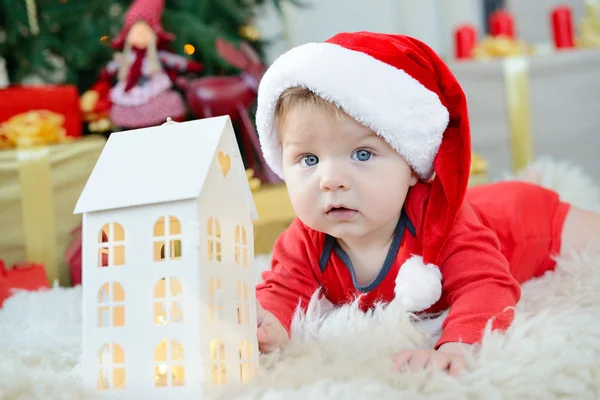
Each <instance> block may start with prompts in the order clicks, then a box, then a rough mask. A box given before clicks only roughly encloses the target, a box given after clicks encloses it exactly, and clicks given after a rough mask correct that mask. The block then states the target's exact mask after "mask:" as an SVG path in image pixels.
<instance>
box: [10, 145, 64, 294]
mask: <svg viewBox="0 0 600 400" xmlns="http://www.w3.org/2000/svg"><path fill="white" fill-rule="evenodd" d="M17 161H18V165H19V183H20V191H21V213H22V219H23V232H24V235H25V251H26V254H27V260H28V261H32V262H39V263H43V264H44V268H45V269H46V274H47V276H48V280H49V281H50V283H52V282H54V280H55V279H58V263H57V260H58V254H57V245H56V228H55V221H54V204H53V197H52V172H51V168H50V159H49V150H48V147H46V146H44V147H41V148H35V149H26V150H18V151H17Z"/></svg>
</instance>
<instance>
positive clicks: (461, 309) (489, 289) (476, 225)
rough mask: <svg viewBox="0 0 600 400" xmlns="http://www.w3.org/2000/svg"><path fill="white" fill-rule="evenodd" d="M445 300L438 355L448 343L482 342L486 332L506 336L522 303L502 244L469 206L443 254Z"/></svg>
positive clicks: (459, 215) (460, 216)
mask: <svg viewBox="0 0 600 400" xmlns="http://www.w3.org/2000/svg"><path fill="white" fill-rule="evenodd" d="M439 266H440V271H441V273H442V296H443V297H445V299H446V301H447V304H448V305H449V307H450V311H449V314H448V316H447V317H446V320H445V321H444V323H443V325H442V335H441V337H440V339H439V340H438V342H437V343H436V345H435V348H436V349H437V348H438V347H439V346H441V345H442V344H443V343H446V342H463V343H469V344H473V343H477V342H480V340H481V338H482V335H483V331H484V329H485V326H486V324H487V322H488V320H489V319H490V318H493V323H492V329H494V330H496V329H498V330H505V329H507V328H508V327H509V326H510V324H511V323H512V320H513V317H514V314H513V312H514V309H512V307H515V306H516V304H517V302H518V301H519V299H520V297H521V288H520V285H519V283H518V282H517V281H516V280H515V279H514V277H513V276H512V275H511V273H510V269H509V265H508V261H507V259H506V258H505V257H504V255H503V254H502V253H501V251H500V242H499V240H498V238H497V237H496V236H495V235H494V233H493V232H492V231H491V230H490V229H488V228H487V227H485V226H484V225H483V224H482V223H481V222H480V220H479V219H478V217H477V215H476V214H475V212H474V210H473V209H472V207H471V206H470V205H469V204H468V203H467V202H465V203H464V205H463V206H462V208H461V210H460V211H459V214H458V216H457V218H456V223H455V226H454V228H453V230H452V232H451V233H450V236H449V237H448V241H447V242H446V244H445V245H444V249H443V250H442V253H441V257H440V261H439Z"/></svg>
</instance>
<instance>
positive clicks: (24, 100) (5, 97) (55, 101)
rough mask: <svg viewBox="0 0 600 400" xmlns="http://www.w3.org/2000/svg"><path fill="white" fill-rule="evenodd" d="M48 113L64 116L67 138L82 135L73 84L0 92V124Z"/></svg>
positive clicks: (30, 87) (79, 112) (8, 89)
mask: <svg viewBox="0 0 600 400" xmlns="http://www.w3.org/2000/svg"><path fill="white" fill-rule="evenodd" d="M32 110H48V111H52V112H55V113H58V114H61V115H63V116H64V117H65V130H66V135H67V136H73V137H79V136H81V133H82V122H81V111H80V109H79V91H78V90H77V87H76V86H73V85H47V86H46V85H44V86H20V85H15V86H9V87H8V88H6V89H0V123H2V122H4V121H7V120H8V119H10V118H11V117H14V116H15V115H17V114H21V113H24V112H27V111H32Z"/></svg>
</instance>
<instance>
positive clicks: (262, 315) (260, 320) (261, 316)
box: [256, 301, 267, 326]
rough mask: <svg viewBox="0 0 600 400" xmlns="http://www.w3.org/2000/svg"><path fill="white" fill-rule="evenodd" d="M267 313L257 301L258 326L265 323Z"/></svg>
mask: <svg viewBox="0 0 600 400" xmlns="http://www.w3.org/2000/svg"><path fill="white" fill-rule="evenodd" d="M266 315H267V312H266V311H265V309H264V308H262V305H261V304H260V303H259V302H258V301H257V302H256V324H257V326H260V325H261V324H262V323H263V321H264V320H265V316H266Z"/></svg>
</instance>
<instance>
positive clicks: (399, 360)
mask: <svg viewBox="0 0 600 400" xmlns="http://www.w3.org/2000/svg"><path fill="white" fill-rule="evenodd" d="M413 354H414V351H413V350H403V351H401V352H400V353H398V354H396V355H395V356H394V365H396V368H397V369H401V368H402V367H403V366H404V365H405V364H408V363H409V362H410V358H411V357H412V356H413Z"/></svg>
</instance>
